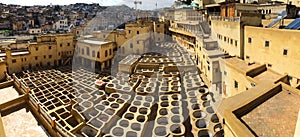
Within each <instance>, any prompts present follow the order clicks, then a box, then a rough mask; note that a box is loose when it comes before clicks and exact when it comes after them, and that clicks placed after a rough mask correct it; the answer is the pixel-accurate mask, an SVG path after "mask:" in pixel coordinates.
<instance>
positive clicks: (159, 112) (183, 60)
mask: <svg viewBox="0 0 300 137" xmlns="http://www.w3.org/2000/svg"><path fill="white" fill-rule="evenodd" d="M159 46H160V47H162V48H164V49H165V50H157V51H153V52H151V53H148V54H144V55H137V56H136V55H131V56H128V57H126V58H125V59H124V60H122V61H121V62H120V64H119V72H118V73H117V74H116V75H115V76H108V77H107V76H99V74H95V73H93V72H89V71H86V70H84V69H75V70H73V71H71V70H70V69H71V68H68V69H63V68H60V69H50V70H43V71H42V70H40V71H33V72H30V71H25V72H24V73H23V74H22V75H21V76H20V79H21V81H22V82H23V83H25V84H26V85H27V86H28V87H29V88H30V97H31V98H32V99H33V101H34V102H35V103H36V104H37V105H36V106H37V108H39V109H40V110H41V112H45V115H47V116H49V117H50V118H51V120H50V121H48V122H53V123H54V124H53V125H54V127H53V128H54V129H57V130H59V131H61V132H66V133H67V134H63V136H65V135H67V136H84V137H88V136H146V135H148V134H149V132H150V133H151V135H152V136H187V135H190V134H191V135H194V136H205V135H208V136H213V135H215V134H216V133H218V132H222V125H221V123H220V122H219V120H218V117H217V115H216V114H215V111H214V110H213V108H212V105H211V104H212V103H213V102H212V99H211V96H210V92H209V91H208V89H206V88H205V87H204V83H203V81H202V80H201V78H200V77H199V73H198V72H197V71H195V70H196V69H195V66H194V63H193V61H192V60H191V58H190V56H188V54H187V52H186V51H185V50H184V49H183V48H181V47H180V46H178V45H177V44H175V43H165V44H162V45H159ZM154 50H155V49H154ZM155 52H157V53H161V54H155ZM96 80H101V81H103V82H105V86H103V88H101V87H99V86H97V85H95V81H96ZM100 88H101V89H100ZM185 104H186V105H185ZM184 112H187V113H188V115H189V116H188V117H187V116H184ZM187 118H189V120H187ZM186 121H189V123H186ZM55 125H56V126H55ZM187 125H190V126H187ZM189 133H190V134H189ZM149 135H150V134H149Z"/></svg>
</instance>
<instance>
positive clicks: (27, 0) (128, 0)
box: [0, 0, 175, 9]
mask: <svg viewBox="0 0 300 137" xmlns="http://www.w3.org/2000/svg"><path fill="white" fill-rule="evenodd" d="M134 1H135V0H60V1H58V0H0V3H4V4H18V5H26V6H32V5H50V3H52V4H53V5H67V4H74V3H89V4H90V3H99V4H100V5H102V6H111V5H121V4H126V5H128V6H129V7H135V6H134V4H133V2H134ZM138 1H142V5H138V9H155V8H156V6H155V3H156V2H157V4H158V6H157V7H158V8H162V7H170V6H171V5H172V4H173V3H174V1H175V0H138Z"/></svg>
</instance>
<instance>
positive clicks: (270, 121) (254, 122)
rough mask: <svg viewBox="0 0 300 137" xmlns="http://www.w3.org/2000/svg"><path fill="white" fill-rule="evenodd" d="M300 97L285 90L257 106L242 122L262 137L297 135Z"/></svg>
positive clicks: (290, 136)
mask: <svg viewBox="0 0 300 137" xmlns="http://www.w3.org/2000/svg"><path fill="white" fill-rule="evenodd" d="M299 100H300V96H299V95H297V94H293V93H290V92H289V91H287V90H285V89H283V90H282V91H281V92H279V93H278V94H276V95H274V96H273V97H271V98H270V99H268V100H266V101H265V102H264V103H262V104H260V105H259V106H257V107H256V108H255V109H253V110H252V111H251V112H249V113H248V114H246V115H244V116H243V117H242V120H243V121H245V123H246V124H247V125H248V126H249V127H250V128H251V129H252V130H253V131H254V132H255V133H256V134H257V135H258V136H262V137H270V136H271V137H275V136H288V137H293V136H294V133H295V128H296V123H297V119H298V112H299V108H300V101H299Z"/></svg>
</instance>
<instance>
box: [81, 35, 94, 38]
mask: <svg viewBox="0 0 300 137" xmlns="http://www.w3.org/2000/svg"><path fill="white" fill-rule="evenodd" d="M82 37H83V38H93V37H94V36H93V35H85V36H82Z"/></svg>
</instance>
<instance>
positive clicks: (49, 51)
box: [6, 34, 75, 74]
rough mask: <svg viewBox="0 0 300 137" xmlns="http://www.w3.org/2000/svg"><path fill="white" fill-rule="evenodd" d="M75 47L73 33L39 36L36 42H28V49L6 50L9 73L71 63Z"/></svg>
mask: <svg viewBox="0 0 300 137" xmlns="http://www.w3.org/2000/svg"><path fill="white" fill-rule="evenodd" d="M74 47H75V41H74V39H73V35H71V34H58V35H44V36H39V37H37V41H36V42H30V43H28V47H27V48H26V49H21V50H18V51H15V50H11V49H8V50H6V62H7V66H8V73H9V74H12V73H17V72H21V71H23V70H27V69H34V68H39V67H44V66H59V65H66V64H71V61H72V60H71V57H72V56H73V51H74Z"/></svg>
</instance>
